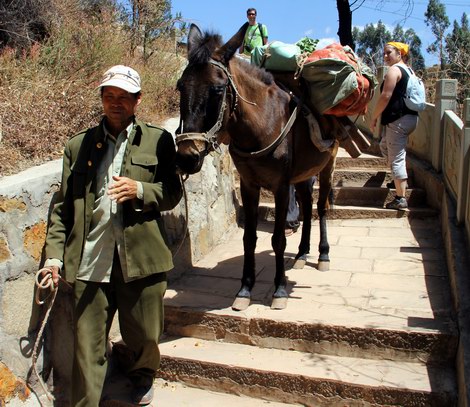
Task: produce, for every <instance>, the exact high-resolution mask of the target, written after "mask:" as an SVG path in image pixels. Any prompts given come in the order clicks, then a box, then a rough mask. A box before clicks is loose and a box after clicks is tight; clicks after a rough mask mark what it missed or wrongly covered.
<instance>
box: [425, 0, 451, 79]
mask: <svg viewBox="0 0 470 407" xmlns="http://www.w3.org/2000/svg"><path fill="white" fill-rule="evenodd" d="M424 17H426V18H425V20H424V21H425V23H426V25H427V26H429V27H431V31H432V33H433V34H434V36H435V37H436V40H435V41H434V42H433V43H432V44H431V45H430V46H429V47H428V48H427V51H428V52H430V53H433V54H436V55H438V56H439V62H440V66H441V71H444V69H445V65H446V55H445V44H444V42H445V31H446V30H447V28H449V25H450V22H449V17H447V14H446V6H445V5H444V4H442V3H441V2H440V1H439V0H429V3H428V7H427V9H426V12H425V13H424Z"/></svg>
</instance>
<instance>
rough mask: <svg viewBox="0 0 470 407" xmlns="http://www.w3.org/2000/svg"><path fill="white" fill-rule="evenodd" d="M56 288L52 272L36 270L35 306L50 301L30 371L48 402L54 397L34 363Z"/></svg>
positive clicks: (45, 269)
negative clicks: (43, 294) (45, 292)
mask: <svg viewBox="0 0 470 407" xmlns="http://www.w3.org/2000/svg"><path fill="white" fill-rule="evenodd" d="M60 279H61V280H62V281H64V282H65V283H67V282H66V281H65V280H64V279H62V278H61V277H60ZM67 285H68V283H67ZM58 288H59V287H58V286H55V285H54V282H53V281H52V271H51V270H50V269H49V268H47V267H45V268H42V269H40V270H38V272H37V273H36V294H35V301H36V304H38V305H43V304H44V303H45V302H46V301H47V300H48V299H49V298H50V301H49V303H48V305H47V311H46V314H45V315H44V319H43V321H42V323H41V327H40V329H39V332H38V336H37V338H36V342H35V343H34V348H33V354H32V369H33V371H34V373H35V374H36V377H37V378H38V380H39V384H40V385H41V387H42V389H43V390H44V392H45V394H46V396H47V398H48V399H49V400H50V401H53V400H54V396H53V395H52V394H51V393H50V392H49V391H48V389H47V387H46V385H45V384H44V381H43V380H42V378H41V375H40V374H39V372H38V371H37V368H36V361H37V358H38V348H39V343H40V342H41V338H42V335H43V333H44V328H45V327H46V324H47V320H48V319H49V315H50V313H51V310H52V306H53V305H54V301H55V299H56V296H57V292H58V291H59V290H58ZM45 290H48V291H49V293H48V294H47V295H46V296H45V297H44V299H41V297H42V293H43V292H44V291H45Z"/></svg>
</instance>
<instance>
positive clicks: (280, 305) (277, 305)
mask: <svg viewBox="0 0 470 407" xmlns="http://www.w3.org/2000/svg"><path fill="white" fill-rule="evenodd" d="M286 307H287V298H286V297H280V298H277V297H274V298H273V302H272V303H271V309H284V308H286Z"/></svg>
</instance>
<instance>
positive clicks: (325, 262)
mask: <svg viewBox="0 0 470 407" xmlns="http://www.w3.org/2000/svg"><path fill="white" fill-rule="evenodd" d="M335 160H336V157H331V159H330V161H329V162H328V164H327V165H326V167H325V168H323V170H322V171H321V172H320V193H319V196H318V202H317V212H318V218H319V222H320V243H319V244H318V251H319V257H318V270H320V271H328V270H329V269H330V256H329V253H330V244H329V243H328V236H327V230H326V229H327V228H326V220H327V213H328V209H329V203H328V197H329V195H330V191H331V184H332V179H333V171H334V170H335Z"/></svg>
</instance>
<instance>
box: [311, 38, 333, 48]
mask: <svg viewBox="0 0 470 407" xmlns="http://www.w3.org/2000/svg"><path fill="white" fill-rule="evenodd" d="M334 42H338V40H337V39H336V38H321V39H320V40H319V41H318V44H317V48H316V49H322V48H325V47H326V46H327V45H330V44H333V43H334Z"/></svg>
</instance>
